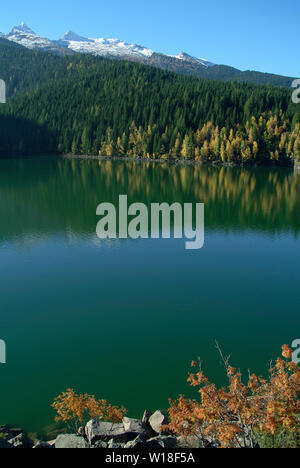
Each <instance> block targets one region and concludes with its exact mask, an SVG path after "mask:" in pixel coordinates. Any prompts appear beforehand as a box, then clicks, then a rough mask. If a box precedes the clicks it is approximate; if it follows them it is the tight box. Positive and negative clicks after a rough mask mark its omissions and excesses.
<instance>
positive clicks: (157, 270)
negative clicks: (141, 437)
mask: <svg viewBox="0 0 300 468" xmlns="http://www.w3.org/2000/svg"><path fill="white" fill-rule="evenodd" d="M120 194H128V200H129V202H144V203H147V204H150V203H152V202H163V201H165V202H169V203H171V202H175V201H176V202H181V203H184V202H185V203H187V202H203V203H205V246H204V248H203V249H202V250H200V251H186V250H185V248H184V241H183V240H178V239H176V240H174V239H171V240H163V239H160V240H153V239H152V240H150V239H149V240H146V239H143V240H130V239H128V240H115V241H113V240H109V241H100V240H99V239H98V238H97V236H96V223H97V220H98V219H97V217H96V207H97V205H98V204H99V203H100V202H113V203H116V204H117V203H118V197H119V195H120ZM299 208H300V174H299V175H296V174H294V173H293V171H292V170H291V169H266V168H264V169H262V168H260V169H245V168H244V169H238V168H213V167H192V166H191V167H176V166H168V165H167V164H165V165H155V164H153V163H143V164H141V163H134V162H130V163H124V162H110V161H106V162H98V161H80V160H58V159H56V158H52V159H51V158H49V159H48V158H47V159H42V160H38V159H30V160H17V161H6V160H2V161H0V339H3V340H5V341H6V345H7V364H6V365H0V382H1V386H0V392H1V398H0V424H3V423H12V424H16V425H19V426H22V427H24V428H25V429H27V430H29V431H40V430H42V429H43V428H45V427H46V426H48V425H49V424H51V423H52V422H53V419H54V413H53V411H52V410H51V408H50V404H51V402H52V401H53V399H54V397H55V396H57V395H58V394H59V393H61V392H62V391H63V390H65V389H66V388H74V389H75V390H76V391H77V392H88V393H91V394H96V396H98V397H99V398H100V397H101V398H105V399H107V400H109V401H110V402H111V403H113V404H123V405H124V406H125V407H126V408H127V409H128V412H129V415H130V416H133V417H135V416H141V414H142V412H143V410H144V409H145V408H148V409H150V410H154V409H157V408H166V407H167V406H168V398H169V397H172V398H175V397H176V396H178V395H179V394H186V395H195V394H194V393H193V391H191V390H190V388H189V386H188V384H187V383H186V378H187V374H188V372H189V364H190V362H191V361H192V360H193V359H196V358H197V357H198V356H200V357H201V359H202V361H203V366H204V369H205V370H206V373H207V375H208V376H209V377H210V378H212V379H214V380H215V381H216V382H217V383H218V384H222V383H224V378H223V370H222V367H221V365H220V359H219V357H218V354H217V351H216V349H215V345H214V342H215V340H218V341H219V343H220V345H221V346H222V348H223V350H224V353H225V354H231V356H232V363H233V364H234V365H235V366H236V367H240V368H241V369H242V370H243V371H245V372H247V370H248V368H249V367H250V368H251V371H253V372H257V373H260V374H263V373H264V374H266V369H267V366H268V363H269V362H270V360H271V359H274V358H276V357H277V355H278V354H279V352H280V347H281V345H282V344H283V343H287V344H291V342H292V341H293V340H294V339H296V338H300V326H299V325H300V318H299V311H300V310H299V284H300V283H299V279H300V275H299V265H300V235H299V234H300V210H299Z"/></svg>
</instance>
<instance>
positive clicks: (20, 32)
mask: <svg viewBox="0 0 300 468" xmlns="http://www.w3.org/2000/svg"><path fill="white" fill-rule="evenodd" d="M0 37H1V38H4V39H7V40H8V41H10V42H14V43H16V44H19V45H20V46H23V47H25V48H27V49H31V50H40V51H43V52H50V53H52V54H56V55H62V56H65V55H70V56H72V55H74V54H88V55H94V56H97V57H104V58H109V59H118V60H128V61H134V62H138V63H143V64H145V65H151V66H155V67H158V68H162V69H164V70H168V71H173V72H176V73H180V74H185V75H191V76H197V77H199V78H204V79H212V80H220V81H238V82H250V83H254V84H258V85H260V84H262V85H264V84H270V85H273V86H284V87H290V86H291V83H292V81H293V80H294V78H293V77H285V76H281V75H274V74H271V73H262V72H257V71H251V70H247V71H241V70H239V69H237V68H234V67H231V66H228V65H218V64H214V63H212V62H210V61H209V60H207V59H204V58H198V57H193V56H191V55H189V54H188V53H186V52H180V53H179V54H177V55H168V54H163V53H159V52H155V51H153V50H151V49H149V48H147V47H144V46H141V45H138V44H129V43H126V42H125V41H122V40H120V39H104V38H96V39H94V38H88V37H83V36H80V35H78V34H76V33H75V32H73V31H72V30H69V31H67V32H66V33H65V34H64V35H63V36H62V37H61V38H60V39H58V40H50V39H48V38H46V37H43V36H39V35H38V34H36V33H35V32H34V31H33V30H32V29H31V28H30V27H29V26H27V25H26V24H25V23H24V22H23V23H21V24H20V25H19V26H14V27H13V29H12V31H11V32H10V33H8V34H6V35H5V34H2V35H1V34H0Z"/></svg>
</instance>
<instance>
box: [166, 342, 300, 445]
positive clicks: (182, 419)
mask: <svg viewBox="0 0 300 468" xmlns="http://www.w3.org/2000/svg"><path fill="white" fill-rule="evenodd" d="M217 348H218V350H219V352H220V354H221V357H222V360H223V363H224V365H225V369H226V373H227V377H228V380H229V384H228V387H227V388H221V389H218V388H217V387H216V385H215V384H213V383H211V382H209V380H208V379H207V377H206V376H205V375H204V374H203V372H202V365H201V362H200V363H199V370H198V372H197V373H193V374H190V375H189V378H188V382H189V383H190V385H191V386H193V387H197V388H198V389H199V390H198V391H199V393H200V395H201V398H200V402H199V401H197V400H191V399H186V398H185V397H184V396H181V397H180V398H179V399H178V400H176V401H173V400H170V408H169V415H170V421H171V422H170V424H169V425H168V426H167V428H168V430H171V431H172V432H174V433H175V434H177V435H179V436H181V437H182V438H188V437H194V438H195V437H196V438H199V439H200V440H202V441H209V442H210V443H212V444H213V445H214V446H219V447H222V448H239V447H249V448H254V447H255V446H256V445H257V441H258V440H260V441H261V439H260V437H261V436H262V435H264V436H267V437H269V438H270V440H271V444H270V445H271V447H275V446H278V445H279V444H278V443H276V439H277V442H278V440H279V439H280V440H281V439H282V433H283V431H284V433H285V434H288V436H289V438H290V439H291V440H292V443H291V442H290V441H289V443H286V445H292V446H297V430H298V429H299V413H300V400H299V394H300V368H299V366H298V365H297V364H295V363H293V362H292V361H291V357H292V352H291V350H290V349H289V347H288V346H287V345H284V346H283V347H282V356H283V358H284V359H282V358H278V359H277V361H276V363H275V366H274V367H271V368H270V370H269V374H270V375H269V378H268V379H263V378H259V377H257V376H256V375H255V374H253V375H250V376H249V380H248V384H247V385H244V384H243V382H242V375H241V373H240V372H238V371H237V370H236V369H234V368H233V367H231V366H230V365H229V359H225V358H224V356H223V354H222V351H221V349H220V348H219V346H218V345H217ZM197 365H198V364H197V363H195V362H194V361H193V362H192V366H193V367H196V366H197ZM290 439H289V440H290ZM282 444H283V445H284V442H282V440H281V445H282Z"/></svg>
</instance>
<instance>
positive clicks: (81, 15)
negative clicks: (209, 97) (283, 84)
mask: <svg viewBox="0 0 300 468" xmlns="http://www.w3.org/2000/svg"><path fill="white" fill-rule="evenodd" d="M1 3H2V5H1V7H0V8H1V9H0V31H1V32H4V33H7V32H8V31H10V30H11V28H12V26H14V25H15V24H19V23H20V22H22V21H25V23H27V24H28V26H30V27H31V28H32V29H33V30H34V31H35V32H36V33H38V34H40V35H43V36H46V37H49V38H50V39H57V38H59V37H61V36H62V35H63V33H64V32H66V31H67V30H69V29H72V30H73V31H75V32H77V33H78V34H80V35H84V36H90V37H106V38H109V37H117V38H119V39H123V40H125V41H127V42H135V43H138V44H141V45H145V46H147V47H149V48H151V49H153V50H155V51H157V52H163V53H169V54H175V53H178V52H180V51H185V52H188V53H189V54H191V55H194V56H197V57H203V58H206V59H208V60H210V61H212V62H214V63H223V64H226V65H232V66H234V67H237V68H240V69H242V70H246V69H253V70H259V71H266V72H271V73H278V74H282V75H288V76H295V77H299V76H300V60H299V59H300V43H299V30H300V2H299V0H252V1H249V0H248V1H247V0H246V1H245V0H240V1H237V0H229V1H228V2H225V1H224V0H205V1H203V0H186V1H178V0H152V1H147V2H144V1H141V0H113V1H110V0H105V1H104V0H51V1H49V0H43V1H41V0H14V1H13V2H1Z"/></svg>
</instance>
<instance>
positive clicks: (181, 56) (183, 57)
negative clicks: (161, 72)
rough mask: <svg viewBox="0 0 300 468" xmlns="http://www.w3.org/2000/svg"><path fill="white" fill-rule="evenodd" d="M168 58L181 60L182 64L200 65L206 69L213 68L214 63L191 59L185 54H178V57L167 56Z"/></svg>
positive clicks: (202, 59)
mask: <svg viewBox="0 0 300 468" xmlns="http://www.w3.org/2000/svg"><path fill="white" fill-rule="evenodd" d="M169 57H172V58H176V59H177V60H182V61H183V62H190V63H197V64H201V65H203V66H204V67H206V68H208V67H213V66H214V65H215V64H214V63H212V62H209V61H208V60H206V59H204V58H197V57H193V56H191V55H189V54H187V53H185V52H180V54H178V55H169Z"/></svg>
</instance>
